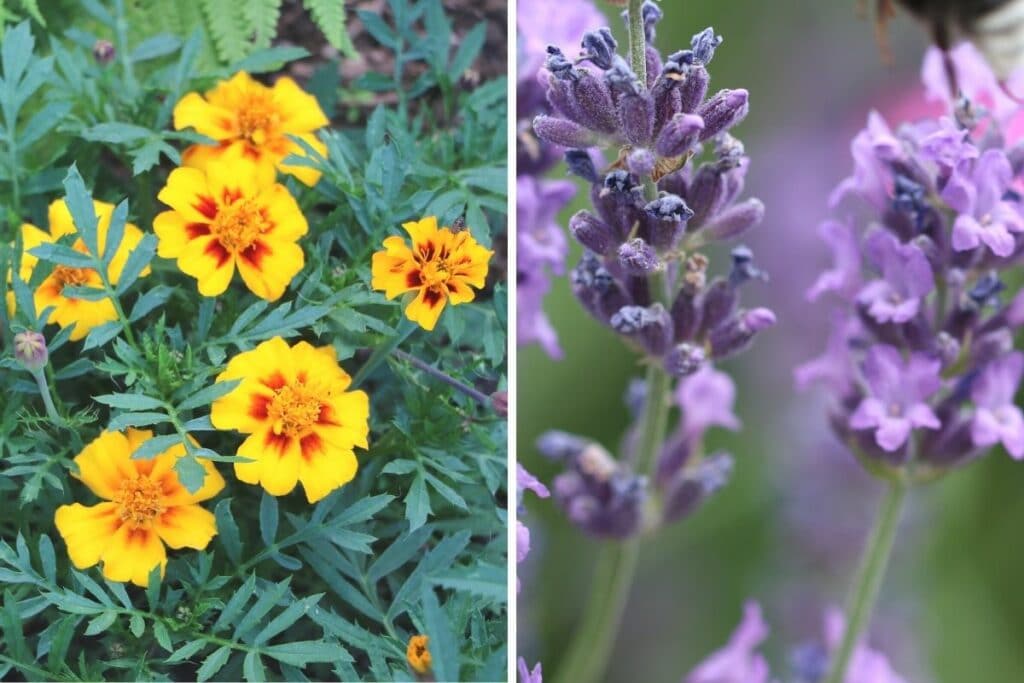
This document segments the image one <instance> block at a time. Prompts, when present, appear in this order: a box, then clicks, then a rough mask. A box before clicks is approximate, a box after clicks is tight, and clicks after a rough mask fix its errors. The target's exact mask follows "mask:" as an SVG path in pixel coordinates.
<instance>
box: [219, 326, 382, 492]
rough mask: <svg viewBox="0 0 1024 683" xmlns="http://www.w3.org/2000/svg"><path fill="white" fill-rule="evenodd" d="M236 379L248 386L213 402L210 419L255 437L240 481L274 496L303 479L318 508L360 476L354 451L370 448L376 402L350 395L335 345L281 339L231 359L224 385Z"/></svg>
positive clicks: (245, 448)
mask: <svg viewBox="0 0 1024 683" xmlns="http://www.w3.org/2000/svg"><path fill="white" fill-rule="evenodd" d="M232 379H238V380H241V383H240V384H239V385H238V386H237V387H235V389H234V390H233V391H231V392H230V393H229V394H227V395H226V396H224V397H223V398H220V399H218V400H217V401H215V402H214V404H213V409H212V411H211V415H210V418H211V420H212V422H213V425H214V426H215V427H216V428H217V429H235V430H238V431H239V432H242V433H243V434H248V435H249V437H248V438H247V439H246V440H245V441H244V442H243V443H242V445H241V446H239V447H238V455H240V456H242V457H245V458H250V459H251V460H252V461H253V462H245V463H235V476H237V477H238V478H239V479H240V480H242V481H244V482H245V483H247V484H260V485H262V486H263V488H264V489H266V491H267V492H268V493H269V494H271V495H273V496H283V495H285V494H287V493H290V492H291V491H292V490H293V489H294V488H295V485H296V484H297V483H298V482H302V487H303V488H304V489H305V491H306V499H307V500H308V501H309V502H310V503H315V502H316V501H318V500H320V499H321V498H323V497H325V496H326V495H327V494H329V493H330V492H331V491H333V490H334V489H336V488H338V487H340V486H342V485H343V484H346V483H348V482H349V481H351V480H352V478H353V477H355V475H356V470H357V469H358V467H359V463H358V462H357V461H356V456H355V452H354V448H355V447H356V446H359V447H360V448H368V447H369V445H368V444H367V437H368V436H369V431H370V430H369V425H368V421H369V417H370V401H369V398H368V397H367V395H366V393H365V392H363V391H346V389H348V387H349V385H350V384H351V383H352V379H351V378H350V377H349V376H348V374H346V373H345V371H344V370H342V369H341V367H340V366H339V365H338V357H337V355H336V354H335V352H334V349H333V348H332V347H330V346H325V347H321V348H314V347H313V346H311V345H310V344H307V343H306V342H299V343H298V344H296V345H295V346H288V344H287V343H286V342H285V341H284V340H283V339H281V338H280V337H274V338H273V339H270V340H268V341H265V342H263V343H262V344H260V345H259V346H257V347H256V348H255V349H253V350H252V351H246V352H244V353H240V354H238V355H237V356H235V357H234V358H232V359H231V360H230V361H229V362H228V366H227V369H225V370H224V372H222V373H221V374H220V376H219V377H218V378H217V381H218V382H222V381H226V380H232Z"/></svg>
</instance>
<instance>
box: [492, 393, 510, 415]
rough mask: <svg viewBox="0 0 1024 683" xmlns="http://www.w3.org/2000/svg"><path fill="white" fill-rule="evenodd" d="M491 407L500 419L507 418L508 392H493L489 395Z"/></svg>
mask: <svg viewBox="0 0 1024 683" xmlns="http://www.w3.org/2000/svg"><path fill="white" fill-rule="evenodd" d="M491 407H492V408H494V412H495V413H497V414H498V415H500V416H501V417H508V392H507V391H495V392H494V393H493V394H491Z"/></svg>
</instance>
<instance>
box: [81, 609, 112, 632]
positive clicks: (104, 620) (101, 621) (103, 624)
mask: <svg viewBox="0 0 1024 683" xmlns="http://www.w3.org/2000/svg"><path fill="white" fill-rule="evenodd" d="M115 621H117V612H106V613H104V614H101V615H99V616H98V617H94V618H93V619H92V620H90V621H89V625H88V626H87V627H86V628H85V635H87V636H95V635H98V634H100V633H103V632H104V631H106V630H107V629H108V628H110V627H111V626H113V625H114V622H115Z"/></svg>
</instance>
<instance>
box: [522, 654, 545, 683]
mask: <svg viewBox="0 0 1024 683" xmlns="http://www.w3.org/2000/svg"><path fill="white" fill-rule="evenodd" d="M541 673H542V672H541V668H540V662H537V663H536V664H535V665H534V666H533V671H530V668H529V667H528V666H527V665H526V660H525V659H523V658H522V657H520V658H519V683H544V681H543V680H542V676H541Z"/></svg>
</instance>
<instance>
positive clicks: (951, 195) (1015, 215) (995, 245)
mask: <svg viewBox="0 0 1024 683" xmlns="http://www.w3.org/2000/svg"><path fill="white" fill-rule="evenodd" d="M1012 181H1013V168H1012V167H1011V166H1010V160H1009V159H1008V158H1007V157H1006V154H1005V153H1004V152H1003V151H1002V150H997V149H990V150H988V151H986V152H985V153H984V154H982V155H981V157H980V158H979V159H977V160H973V159H963V160H961V161H960V163H958V164H957V165H956V169H955V170H954V171H953V175H952V177H951V178H950V179H949V183H947V185H946V187H945V189H944V190H943V191H942V199H943V200H944V201H945V202H946V203H947V204H949V205H950V206H951V207H953V208H954V209H956V210H957V211H958V212H959V213H960V215H959V216H958V217H957V219H956V222H955V223H954V224H953V249H955V250H956V251H967V250H969V249H975V248H976V247H978V245H980V244H985V245H986V246H987V247H988V248H989V249H991V250H992V253H993V254H995V255H996V256H1009V255H1011V254H1012V253H1013V251H1014V246H1015V240H1014V237H1013V233H1018V232H1024V218H1022V217H1021V212H1020V206H1019V204H1018V203H1017V202H1012V201H1007V200H1006V199H1004V197H1005V195H1006V192H1007V190H1009V189H1010V184H1011V183H1012Z"/></svg>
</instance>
